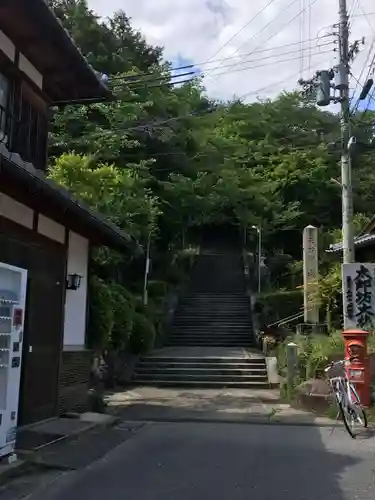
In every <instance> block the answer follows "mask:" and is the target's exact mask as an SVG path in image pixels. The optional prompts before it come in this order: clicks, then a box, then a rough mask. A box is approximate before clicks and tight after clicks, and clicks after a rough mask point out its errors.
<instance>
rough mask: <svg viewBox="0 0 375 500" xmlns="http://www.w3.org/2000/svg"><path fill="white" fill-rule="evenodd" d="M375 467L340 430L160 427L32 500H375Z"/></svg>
mask: <svg viewBox="0 0 375 500" xmlns="http://www.w3.org/2000/svg"><path fill="white" fill-rule="evenodd" d="M374 468H375V439H374V437H371V436H368V437H367V438H366V439H357V440H352V439H351V438H350V437H349V436H348V435H347V434H345V431H344V430H343V429H341V428H336V429H334V430H333V429H331V428H327V427H326V428H317V427H307V426H306V427H305V426H299V427H298V426H296V427H292V426H287V425H241V424H220V423H218V424H210V423H176V424H173V423H155V424H149V425H146V426H144V427H143V428H142V429H140V430H139V431H138V432H137V433H136V434H135V435H134V436H133V437H132V438H131V439H130V440H128V441H126V442H125V443H123V444H122V445H120V446H119V447H117V448H116V449H114V450H113V451H111V452H110V453H109V454H107V455H106V456H105V457H103V458H102V459H101V460H99V461H97V462H95V463H94V464H92V465H91V466H89V467H87V468H86V469H84V470H79V471H76V472H69V473H66V474H64V475H62V476H60V477H59V478H58V479H57V480H56V481H55V482H53V483H52V484H50V485H49V486H46V488H45V489H44V490H43V491H41V490H39V491H38V492H37V493H35V494H33V495H31V497H29V500H40V499H41V498H43V500H66V499H69V500H86V499H90V500H103V499H105V500H120V499H121V500H124V499H128V500H211V499H212V500H250V499H251V500H258V499H259V500H275V499H277V500H373V499H374V498H375V484H374V483H375V475H374V474H375V473H374Z"/></svg>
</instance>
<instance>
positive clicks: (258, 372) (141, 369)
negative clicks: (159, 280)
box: [134, 365, 267, 378]
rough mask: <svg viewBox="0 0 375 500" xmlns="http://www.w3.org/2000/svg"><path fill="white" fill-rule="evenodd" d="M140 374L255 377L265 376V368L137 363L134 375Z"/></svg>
mask: <svg viewBox="0 0 375 500" xmlns="http://www.w3.org/2000/svg"><path fill="white" fill-rule="evenodd" d="M141 374H146V375H150V374H152V375H155V374H156V375H160V374H165V375H184V376H185V375H186V376H189V377H190V376H197V377H200V376H201V375H202V376H206V375H207V376H208V375H213V376H216V375H219V376H227V377H231V376H232V375H248V376H250V375H251V376H255V377H263V378H264V377H267V369H266V368H265V367H264V368H261V367H259V368H253V367H247V368H238V367H235V368H222V367H216V366H215V365H211V366H209V367H208V366H206V367H205V368H191V367H186V366H180V367H176V368H175V367H165V366H154V365H151V366H150V365H146V366H144V365H138V366H137V368H136V370H135V372H134V376H135V377H138V376H140V375H141Z"/></svg>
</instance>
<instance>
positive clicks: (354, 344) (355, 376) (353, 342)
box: [342, 329, 371, 406]
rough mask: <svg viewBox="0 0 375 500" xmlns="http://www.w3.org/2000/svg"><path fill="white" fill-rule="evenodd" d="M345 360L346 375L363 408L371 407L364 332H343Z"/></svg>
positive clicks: (366, 335) (368, 366)
mask: <svg viewBox="0 0 375 500" xmlns="http://www.w3.org/2000/svg"><path fill="white" fill-rule="evenodd" d="M342 335H343V337H344V340H345V360H346V361H347V366H346V369H347V373H348V376H349V378H350V380H351V382H353V384H354V386H355V388H356V389H357V392H358V395H359V397H360V399H361V403H362V405H363V406H371V387H370V380H371V375H370V364H369V359H368V356H367V337H368V335H369V332H366V331H365V330H359V329H358V330H357V329H353V330H344V331H343V332H342Z"/></svg>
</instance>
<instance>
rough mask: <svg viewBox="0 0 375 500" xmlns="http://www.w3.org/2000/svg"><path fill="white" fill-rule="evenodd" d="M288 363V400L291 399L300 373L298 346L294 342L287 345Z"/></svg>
mask: <svg viewBox="0 0 375 500" xmlns="http://www.w3.org/2000/svg"><path fill="white" fill-rule="evenodd" d="M286 361H287V363H286V366H287V391H288V399H291V398H292V394H293V388H294V384H295V382H296V378H297V373H298V356H297V344H295V343H294V342H290V343H289V344H288V345H287V350H286Z"/></svg>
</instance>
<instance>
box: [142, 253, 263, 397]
mask: <svg viewBox="0 0 375 500" xmlns="http://www.w3.org/2000/svg"><path fill="white" fill-rule="evenodd" d="M254 345H255V342H254V335H253V330H252V321H251V314H250V303H249V297H248V295H247V293H246V286H245V278H244V274H243V267H242V261H241V256H240V254H239V253H238V252H233V251H231V252H228V251H226V252H223V253H218V252H215V253H213V252H212V251H211V252H209V253H206V254H201V255H200V256H199V257H198V259H197V263H196V265H195V268H194V270H193V274H192V277H191V285H190V288H189V290H188V292H187V294H186V295H185V296H184V297H183V298H182V299H181V301H180V303H179V306H178V308H177V311H176V313H175V316H174V320H173V324H172V328H171V333H170V335H169V337H168V339H167V342H166V346H165V348H164V349H161V350H159V351H158V352H157V353H151V354H150V355H148V356H145V357H143V358H141V360H140V361H139V363H138V364H137V366H136V369H135V372H134V374H133V381H134V382H135V383H137V384H142V385H158V386H176V387H179V386H188V387H205V388H206V387H216V388H218V387H242V388H243V387H263V388H264V387H268V378H267V368H266V362H265V359H264V357H263V356H262V355H261V354H257V353H255V352H254V350H253V351H251V350H250V349H249V348H253V347H254Z"/></svg>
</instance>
